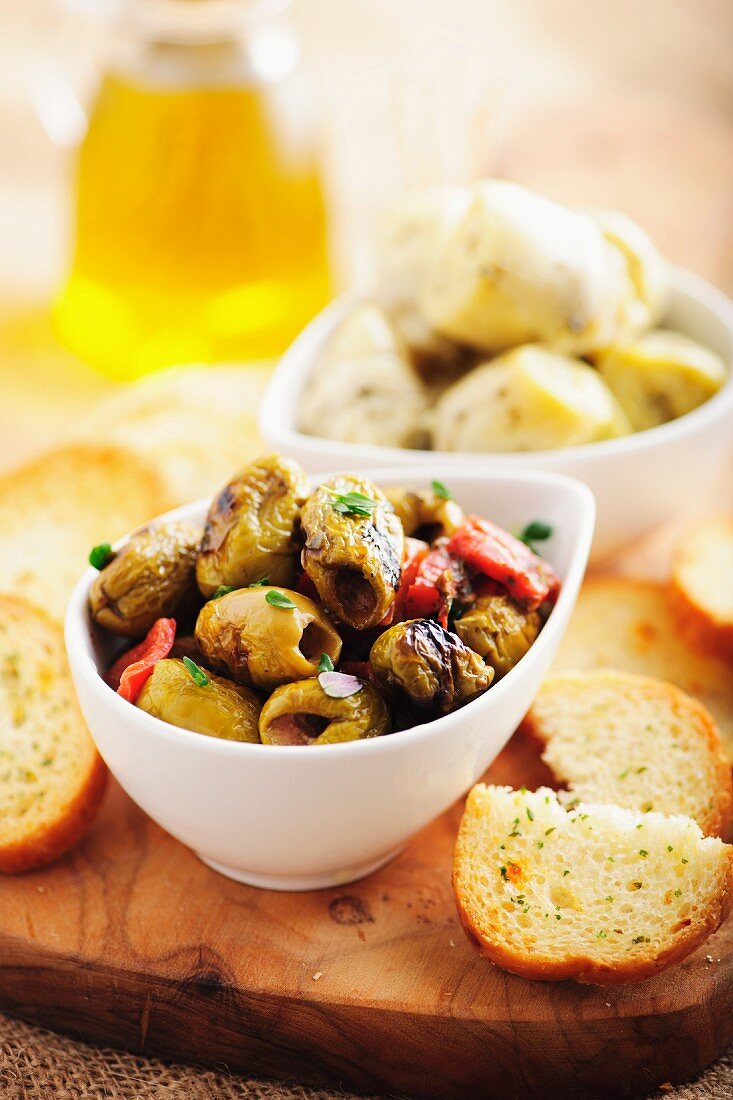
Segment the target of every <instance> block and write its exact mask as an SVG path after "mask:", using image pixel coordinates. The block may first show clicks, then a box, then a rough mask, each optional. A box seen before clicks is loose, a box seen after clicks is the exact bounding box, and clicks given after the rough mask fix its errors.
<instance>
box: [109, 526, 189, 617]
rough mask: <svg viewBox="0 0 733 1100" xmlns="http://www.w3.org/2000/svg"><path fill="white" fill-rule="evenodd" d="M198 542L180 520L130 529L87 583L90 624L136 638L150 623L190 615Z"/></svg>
mask: <svg viewBox="0 0 733 1100" xmlns="http://www.w3.org/2000/svg"><path fill="white" fill-rule="evenodd" d="M200 541H201V531H200V529H199V528H198V527H197V526H195V525H194V524H192V523H187V522H185V521H179V522H176V523H174V522H170V523H151V524H149V526H147V527H143V528H142V529H141V530H140V531H136V532H135V534H134V535H132V536H131V538H130V539H129V541H128V542H127V543H126V544H125V545H124V546H123V547H122V549H121V550H119V551H118V552H117V553H116V554H115V555H114V556H113V557H112V559H111V560H110V562H109V564H107V565H105V566H104V568H103V569H101V570H100V572H99V574H98V575H97V576H96V577H95V578H94V580H93V582H92V586H91V589H90V591H89V606H90V609H91V613H92V617H93V619H94V621H95V622H96V623H98V624H99V625H100V626H103V627H104V628H105V630H110V631H111V632H112V633H113V634H122V635H124V636H125V637H129V638H141V637H143V635H145V634H147V632H148V631H149V630H150V628H151V626H152V625H153V623H154V622H155V620H156V619H159V618H167V617H174V616H180V615H185V614H187V613H191V612H193V611H195V609H196V606H197V602H199V596H198V590H197V587H196V552H197V550H198V547H199V543H200Z"/></svg>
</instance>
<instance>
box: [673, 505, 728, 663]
mask: <svg viewBox="0 0 733 1100" xmlns="http://www.w3.org/2000/svg"><path fill="white" fill-rule="evenodd" d="M716 542H717V544H718V545H719V546H720V545H722V546H723V547H725V548H726V550H728V551H733V517H731V516H717V517H715V518H713V519H709V520H706V521H705V522H703V523H701V524H698V526H697V527H694V528H693V529H692V530H691V531H690V532H689V533H688V535H687V536H686V537H685V538H684V539H683V540H682V541H681V542H680V544H679V545H678V547H677V549H676V551H675V553H674V557H673V560H672V579H671V582H670V592H671V598H672V603H673V606H674V610H675V612H676V614H677V616H678V618H679V620H680V623H681V625H682V626H683V629H684V631H685V634H686V636H687V637H688V638H689V640H690V642H691V643H692V644H693V645H695V646H696V647H697V648H698V649H700V650H701V651H702V652H703V653H710V654H713V655H714V656H716V657H722V658H723V659H725V660H728V661H730V660H733V620H732V619H731V617H730V615H719V614H716V610H715V607H714V606H711V603H710V602H707V603H705V604H703V603H701V602H700V601H699V599H698V598H697V597H696V595H695V592H694V588H695V585H694V576H693V577H690V575H689V574H690V573H692V574H694V573H695V571H696V570H699V569H702V570H703V571H705V569H706V566H708V565H710V564H711V563H710V562H708V560H707V552H708V550H709V548H710V546H711V545H713V544H714V543H716ZM723 560H724V561H725V555H724V559H723ZM685 578H687V582H689V581H690V580H692V581H693V584H692V587H691V586H690V584H689V583H687V582H686V579H685ZM720 582H721V584H726V583H728V584H729V583H730V580H729V578H727V577H721V578H720Z"/></svg>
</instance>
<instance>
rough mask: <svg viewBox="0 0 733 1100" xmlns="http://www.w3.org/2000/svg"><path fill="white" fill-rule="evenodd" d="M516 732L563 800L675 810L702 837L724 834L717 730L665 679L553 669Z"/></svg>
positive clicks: (727, 793) (725, 790) (727, 801)
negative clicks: (558, 785) (537, 754)
mask: <svg viewBox="0 0 733 1100" xmlns="http://www.w3.org/2000/svg"><path fill="white" fill-rule="evenodd" d="M524 728H525V731H526V732H528V733H529V734H530V735H531V736H533V737H535V738H536V739H537V740H538V741H540V742H541V744H542V745H543V746H544V751H543V753H542V759H543V760H544V761H545V763H546V764H547V765H548V766H549V767H550V768H551V770H552V772H553V774H554V775H555V777H556V778H557V779H558V780H560V781H561V782H562V783H565V784H567V785H568V787H569V791H570V796H571V797H572V798H575V799H576V800H578V799H579V800H581V801H583V802H610V803H613V804H614V805H615V806H625V807H626V808H627V809H629V810H638V811H640V812H641V813H648V812H649V811H650V810H657V811H659V812H660V813H665V814H684V815H686V816H687V817H692V818H694V819H695V821H697V823H698V825H699V826H700V828H701V829H702V831H703V833H704V834H705V835H706V836H723V837H725V836H726V835H727V833H728V829H729V827H730V821H731V805H732V803H733V789H732V784H731V769H730V764H729V763H728V761H727V760H726V758H725V757H724V756H723V753H722V750H721V747H720V737H719V736H718V730H717V727H716V725H715V722H714V721H713V719H712V717H711V716H710V714H709V713H708V711H707V710H706V709H705V707H704V706H703V705H702V703H698V701H697V700H696V699H692V698H691V697H690V696H689V695H686V694H685V693H684V692H683V691H680V689H679V688H676V687H673V685H672V684H666V683H664V682H663V681H661V680H653V679H651V677H648V676H634V675H632V674H631V673H629V672H610V671H606V672H560V673H556V674H555V675H554V676H550V677H549V678H548V679H547V680H545V682H544V683H543V685H542V687H541V689H540V691H539V694H538V695H537V698H536V699H535V701H534V703H533V705H532V709H531V710H530V712H529V714H528V715H527V717H526V718H525V720H524ZM561 797H562V796H561Z"/></svg>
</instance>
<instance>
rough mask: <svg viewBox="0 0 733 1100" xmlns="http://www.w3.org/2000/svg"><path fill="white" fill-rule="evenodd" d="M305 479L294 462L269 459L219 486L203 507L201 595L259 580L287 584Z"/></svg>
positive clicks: (198, 562)
mask: <svg viewBox="0 0 733 1100" xmlns="http://www.w3.org/2000/svg"><path fill="white" fill-rule="evenodd" d="M307 495H308V481H307V479H306V476H305V473H304V472H303V470H302V469H301V468H300V466H298V464H297V463H296V462H291V461H290V460H289V459H287V458H281V457H280V456H278V455H273V456H271V457H269V458H261V459H258V461H256V462H253V463H251V464H250V465H249V466H247V467H246V468H245V469H244V470H242V471H241V473H239V474H238V475H237V476H236V477H235V478H233V479H232V481H230V482H229V484H228V485H225V486H224V488H223V489H222V491H221V492H220V493H219V495H218V496H217V497H216V498H215V500H214V502H213V503H212V505H211V508H210V509H209V514H208V516H207V517H206V525H205V527H204V537H203V541H202V543H201V550H200V551H199V555H198V558H197V559H196V579H197V580H198V584H199V588H200V589H201V591H202V592H203V594H204V595H205V596H212V595H213V594H214V592H215V591H216V590H217V588H219V587H220V586H221V585H226V586H232V587H235V588H243V587H246V585H248V584H254V583H255V582H257V581H259V580H262V578H263V577H267V579H268V580H269V581H270V582H271V583H272V584H283V585H289V584H292V583H293V582H294V580H295V575H296V571H297V565H298V555H299V553H300V545H299V542H298V536H297V527H298V515H299V512H300V508H301V505H302V504H303V501H304V500H305V498H306V497H307Z"/></svg>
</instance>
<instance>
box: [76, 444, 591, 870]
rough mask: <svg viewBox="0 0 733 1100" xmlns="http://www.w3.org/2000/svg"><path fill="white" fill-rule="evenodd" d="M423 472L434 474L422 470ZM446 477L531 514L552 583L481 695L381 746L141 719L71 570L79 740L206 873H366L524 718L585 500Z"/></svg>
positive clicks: (544, 489)
mask: <svg viewBox="0 0 733 1100" xmlns="http://www.w3.org/2000/svg"><path fill="white" fill-rule="evenodd" d="M433 473H436V474H442V473H443V471H442V470H440V468H439V467H437V466H436V468H435V471H433ZM374 476H375V478H378V480H379V484H381V485H384V486H389V485H410V486H413V487H414V486H417V487H423V486H426V485H427V483H428V479H429V478H430V476H431V474H428V475H427V478H426V471H424V470H422V471H421V470H414V469H413V470H410V469H409V468H404V467H403V468H402V469H397V470H380V471H379V472H377V473H374ZM316 480H319V479H316ZM449 482H450V486H451V488H452V489H453V491H454V492H455V494H456V496H457V498H458V500H459V501H460V502H461V503H462V504H463V506H464V508H466V510H468V511H473V512H478V513H479V514H481V515H485V516H487V517H490V518H492V519H494V520H495V521H496V522H498V523H500V524H502V525H503V526H505V527H508V528H509V529H512V528H517V527H521V526H522V525H524V524H525V523H527V522H528V521H530V520H532V519H536V518H540V519H544V520H547V522H548V523H550V524H551V525H552V527H553V535H552V538H551V540H550V541H549V542H548V543H546V544H543V546H546V547H547V549H546V554H547V557H548V558H549V560H550V561H551V562H552V563H553V565H554V566H555V568H556V570H557V572H558V573H559V574H560V576H561V578H562V580H563V587H562V591H561V593H560V597H559V599H558V602H557V605H556V606H555V608H554V609H553V611H552V613H551V615H550V617H549V620H548V622H547V624H546V626H545V627H544V629H543V630H542V632H541V633H540V636H539V638H538V640H537V641H536V642H535V644H534V645H533V646H532V648H531V649H530V651H529V652H528V653H527V655H526V656H525V657H523V658H522V660H521V661H520V662H519V663H518V665H517V666H516V667H515V668H514V669H512V671H511V672H510V673H509V674H508V675H507V676H505V677H504V679H502V680H501V681H499V683H498V684H496V686H495V687H492V688H490V689H489V691H488V692H486V694H484V695H483V696H481V697H480V698H479V699H477V700H475V701H473V702H472V703H469V704H468V705H467V706H466V707H464V708H463V709H462V710H459V711H456V712H455V713H453V714H449V715H447V716H446V717H444V718H439V719H437V720H436V721H433V722H428V723H425V724H424V725H422V726H419V727H416V728H414V729H410V730H404V731H401V732H398V733H394V734H390V735H389V736H386V737H381V738H377V739H374V740H369V741H354V742H350V743H346V744H340V745H323V746H317V747H312V746H311V747H309V746H292V747H283V746H272V745H250V744H241V743H237V742H232V741H219V740H217V739H216V738H212V737H205V736H203V735H201V734H197V733H192V732H190V731H188V730H183V729H178V728H177V727H175V726H171V725H168V723H166V722H162V721H160V720H159V719H157V718H153V717H151V716H150V715H149V714H146V713H144V712H143V711H141V710H138V709H137V708H136V707H133V706H131V705H130V704H129V703H127V702H125V701H124V700H123V699H121V698H120V697H119V696H118V695H117V694H116V693H115V692H114V691H112V689H111V688H109V687H108V686H107V684H105V682H104V680H103V679H102V675H100V671H101V672H102V673H103V672H104V670H105V669H106V668H107V667H108V664H109V661H110V658H111V653H112V650H111V648H110V642H109V636H107V637H106V638H105V637H103V636H102V635H103V632H99V631H97V630H96V628H95V627H94V625H93V623H92V621H91V617H90V615H89V610H88V594H89V586H90V584H91V582H92V580H93V578H94V576H95V571H94V570H93V569H87V570H86V572H85V573H84V575H83V576H82V578H81V580H80V581H79V583H78V585H77V587H76V589H75V591H74V593H73V595H72V597H71V600H70V602H69V607H68V612H67V616H66V646H67V650H68V655H69V661H70V664H71V671H72V674H73V677H74V683H75V685H76V690H77V693H78V696H79V701H80V703H81V707H82V710H83V712H84V717H85V718H86V721H87V724H88V726H89V729H90V730H91V733H92V737H93V738H94V740H95V742H96V744H97V746H98V748H99V751H100V753H101V754H102V756H103V757H104V759H105V761H106V762H107V764H108V766H109V768H110V771H111V772H112V773H113V775H114V776H115V777H116V778H117V779H118V780H119V782H120V784H121V785H122V786H123V787H124V789H125V790H126V791H127V793H128V794H129V795H130V797H131V798H133V799H134V801H135V802H137V804H138V805H139V806H141V807H142V809H143V810H145V812H146V813H148V814H149V815H150V817H152V818H153V820H154V821H157V822H158V824H159V825H161V826H162V827H163V828H164V829H167V831H168V832H169V833H171V834H172V835H173V836H175V837H177V838H178V840H180V841H182V842H183V843H184V844H187V845H188V846H189V847H190V848H193V850H194V851H195V852H196V853H197V854H198V855H199V856H200V857H201V859H203V860H204V862H206V863H208V864H209V866H211V867H213V868H214V869H215V870H217V871H221V872H222V873H223V874H225V875H228V876H230V877H231V878H235V879H238V880H239V881H241V882H247V883H250V884H251V885H254V886H264V887H270V888H274V889H278V890H308V889H315V888H317V887H322V886H330V885H334V884H338V883H344V882H349V881H351V880H352V879H356V878H360V877H362V876H363V875H366V874H368V873H369V872H370V871H372V870H374V869H376V868H377V867H379V866H381V864H383V863H385V862H387V860H389V859H390V858H391V857H392V856H393V855H395V854H396V853H397V852H398V851H399V850H400V849H401V848H402V847H403V846H404V845H405V844H406V842H407V841H408V840H409V839H410V838H411V837H412V836H414V834H415V833H416V832H418V830H419V829H421V828H422V827H423V826H424V825H426V824H427V823H428V822H429V821H431V820H432V819H433V818H435V817H437V815H438V814H440V813H441V812H442V811H443V810H445V809H446V808H447V807H448V806H449V805H450V804H451V803H452V802H453V801H454V800H455V799H456V798H458V797H459V795H461V794H462V793H463V792H464V791H466V790H467V789H468V788H469V787H470V786H471V784H472V783H474V782H475V781H476V780H477V779H478V778H479V776H480V775H481V774H482V772H483V771H484V770H485V769H486V768H487V767H488V765H489V764H490V763H491V761H492V760H493V759H494V757H495V756H496V755H497V753H498V752H499V751H500V749H501V748H502V747H503V746H504V744H505V743H506V741H507V739H508V738H509V736H510V734H511V733H512V732H513V730H514V729H515V728H516V726H517V724H518V723H519V721H520V720H521V718H522V717H523V715H524V714H525V712H526V710H527V708H528V707H529V705H530V703H531V702H532V699H533V697H534V695H535V693H536V691H537V688H538V686H539V683H540V681H541V679H542V677H543V676H544V674H545V673H546V671H547V669H548V667H549V665H550V662H551V661H552V658H553V656H554V654H555V651H556V650H557V647H558V644H559V642H560V639H561V637H562V635H563V633H564V631H565V628H566V626H567V623H568V619H569V616H570V613H571V611H572V609H573V605H574V604H575V600H576V597H577V595H578V590H579V588H580V584H581V581H582V578H583V573H584V570H585V566H586V562H587V558H588V551H589V548H590V544H591V540H592V535H593V521H594V512H595V508H594V503H593V498H592V496H591V494H590V492H589V491H588V489H586V488H585V486H583V485H581V484H579V483H578V482H576V481H573V480H571V479H569V478H564V477H558V476H556V475H550V474H533V473H524V472H515V471H502V472H499V473H496V474H482V473H477V472H476V471H468V472H467V471H466V470H461V469H456V470H454V471H452V472H451V476H450V478H449ZM207 507H208V501H199V502H197V503H195V504H190V505H186V506H185V507H183V508H179V509H177V510H176V511H175V512H171V513H169V515H170V516H171V517H177V518H178V517H180V518H186V519H192V520H195V521H199V522H203V520H204V517H205V515H206V510H207ZM123 541H124V540H123Z"/></svg>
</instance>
